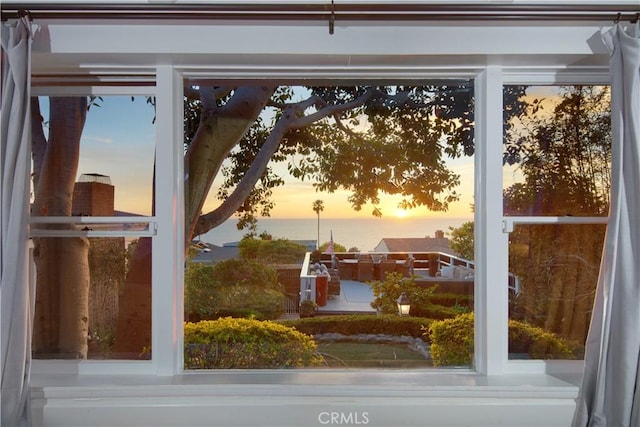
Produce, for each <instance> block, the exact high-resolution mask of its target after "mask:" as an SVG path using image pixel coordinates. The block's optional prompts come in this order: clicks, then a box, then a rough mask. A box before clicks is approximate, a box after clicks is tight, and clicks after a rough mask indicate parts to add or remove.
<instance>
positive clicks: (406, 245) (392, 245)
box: [374, 237, 452, 253]
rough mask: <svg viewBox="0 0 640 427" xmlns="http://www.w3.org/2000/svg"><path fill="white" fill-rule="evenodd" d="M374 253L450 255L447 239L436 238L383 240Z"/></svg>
mask: <svg viewBox="0 0 640 427" xmlns="http://www.w3.org/2000/svg"><path fill="white" fill-rule="evenodd" d="M374 252H447V253H452V250H451V247H450V246H449V239H447V238H444V237H443V238H436V237H404V238H384V239H382V240H380V243H378V244H377V245H376V247H375V249H374Z"/></svg>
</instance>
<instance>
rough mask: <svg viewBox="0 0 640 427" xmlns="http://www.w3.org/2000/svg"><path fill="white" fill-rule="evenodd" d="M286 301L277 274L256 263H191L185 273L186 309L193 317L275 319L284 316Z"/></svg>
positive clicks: (243, 261)
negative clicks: (283, 309)
mask: <svg viewBox="0 0 640 427" xmlns="http://www.w3.org/2000/svg"><path fill="white" fill-rule="evenodd" d="M283 299H284V293H283V289H282V286H281V285H280V284H279V283H278V280H277V274H276V271H275V270H274V269H272V268H270V267H268V266H265V265H263V264H261V263H259V262H256V261H252V260H239V259H229V260H225V261H221V262H219V263H217V264H215V265H213V266H210V265H202V264H197V263H190V264H189V265H188V268H187V271H186V274H185V310H186V311H187V313H188V315H189V316H190V317H191V318H194V317H195V318H198V319H215V318H217V317H221V316H226V315H229V316H235V317H243V316H253V317H256V318H258V319H275V318H277V317H278V316H279V315H280V314H282V301H283Z"/></svg>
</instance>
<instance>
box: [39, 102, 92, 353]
mask: <svg viewBox="0 0 640 427" xmlns="http://www.w3.org/2000/svg"><path fill="white" fill-rule="evenodd" d="M50 104H51V108H50V126H49V141H48V143H47V148H46V151H45V154H44V159H43V161H42V170H40V171H34V172H36V173H39V179H38V183H37V186H36V194H35V199H34V203H33V208H32V214H33V215H34V216H70V215H71V206H72V202H73V186H74V184H75V179H76V175H77V170H78V161H79V155H80V138H81V136H82V129H83V127H84V122H85V118H86V113H87V98H86V97H73V98H51V99H50ZM32 112H33V113H34V114H35V113H36V112H37V109H34V110H32ZM34 119H35V120H38V121H39V120H40V118H39V117H36V118H34ZM36 137H37V135H36ZM34 142H35V143H37V141H34ZM43 228H48V229H54V228H56V229H67V230H74V229H75V228H74V227H73V226H72V225H57V226H53V225H51V226H44V227H43ZM34 253H35V260H36V268H37V273H38V277H37V283H36V302H35V320H34V335H33V344H32V348H33V352H34V354H35V355H36V356H39V357H55V358H86V357H87V333H88V315H89V308H88V307H89V264H88V253H89V243H88V240H87V239H86V238H84V237H64V238H60V237H55V238H39V239H36V242H35V251H34Z"/></svg>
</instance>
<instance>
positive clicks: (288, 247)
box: [238, 237, 307, 264]
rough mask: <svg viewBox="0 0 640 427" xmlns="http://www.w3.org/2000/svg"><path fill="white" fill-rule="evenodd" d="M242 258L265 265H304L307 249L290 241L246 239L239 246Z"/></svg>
mask: <svg viewBox="0 0 640 427" xmlns="http://www.w3.org/2000/svg"><path fill="white" fill-rule="evenodd" d="M238 249H239V251H240V258H241V259H243V260H254V261H259V262H261V263H263V264H302V262H303V261H304V255H305V253H306V252H307V248H306V246H304V245H301V244H300V243H296V242H292V241H291V240H288V239H275V240H261V239H254V238H252V237H245V238H244V239H242V240H241V241H240V243H239V244H238Z"/></svg>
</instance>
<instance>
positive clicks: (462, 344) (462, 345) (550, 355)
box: [425, 313, 575, 366]
mask: <svg viewBox="0 0 640 427" xmlns="http://www.w3.org/2000/svg"><path fill="white" fill-rule="evenodd" d="M473 323H474V316H473V313H466V314H462V315H460V316H457V317H455V318H453V319H446V320H438V321H434V322H432V323H431V325H430V326H429V328H428V330H426V332H425V335H428V336H429V339H430V340H431V359H432V360H433V364H434V366H451V365H453V366H469V365H470V364H471V359H472V357H473V328H474V325H473ZM509 352H511V353H524V354H527V355H528V356H529V357H531V358H532V359H574V358H575V355H574V354H573V353H572V351H571V349H570V346H569V343H567V342H566V341H564V340H562V339H561V338H559V337H558V336H556V335H554V334H553V333H551V332H547V331H545V330H543V329H541V328H538V327H535V326H531V325H528V324H526V323H523V322H518V321H515V320H510V321H509Z"/></svg>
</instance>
